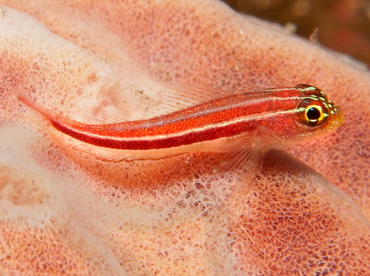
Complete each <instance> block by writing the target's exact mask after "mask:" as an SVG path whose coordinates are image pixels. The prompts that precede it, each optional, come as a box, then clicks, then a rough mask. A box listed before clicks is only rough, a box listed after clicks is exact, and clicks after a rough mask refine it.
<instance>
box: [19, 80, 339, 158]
mask: <svg viewBox="0 0 370 276" xmlns="http://www.w3.org/2000/svg"><path fill="white" fill-rule="evenodd" d="M161 95H162V104H161V105H160V106H159V107H158V108H157V109H158V110H159V111H158V112H159V113H160V112H163V110H165V111H166V112H168V113H167V114H161V115H157V116H155V117H153V118H150V119H146V120H136V121H124V122H120V123H111V124H104V125H97V124H83V123H80V122H77V121H74V120H71V119H68V118H65V117H63V116H60V115H58V114H56V113H55V112H53V111H51V110H49V109H47V108H44V107H42V106H41V105H39V104H37V103H36V102H34V101H32V100H30V99H29V98H27V97H25V96H23V95H19V96H18V98H19V100H20V101H22V102H23V103H24V104H26V105H27V106H29V107H31V108H33V109H35V110H36V111H38V112H39V113H41V114H42V115H43V116H44V117H45V118H46V119H48V120H49V121H50V123H51V125H52V126H53V127H54V128H55V129H57V130H58V131H60V132H62V133H64V134H66V135H68V136H70V137H73V138H75V139H78V140H80V141H83V142H85V143H88V144H90V145H95V146H98V147H101V148H107V149H115V150H120V151H124V152H128V153H130V154H131V156H136V157H134V158H133V159H141V158H143V156H152V157H153V159H156V158H163V157H166V156H170V155H176V154H183V153H188V152H197V151H203V152H230V151H236V152H237V151H244V152H250V151H251V147H254V148H257V149H258V150H259V151H260V152H265V151H267V150H269V149H282V148H286V147H289V146H291V145H293V144H296V143H298V142H301V141H302V140H306V139H308V138H310V137H313V136H318V135H322V134H325V133H327V132H329V131H331V130H333V129H335V128H337V127H338V126H339V125H340V124H341V123H342V122H343V115H342V112H341V110H340V108H338V107H337V106H336V105H335V104H334V103H333V102H331V101H330V100H329V99H328V97H327V96H326V94H325V93H324V92H323V91H322V90H320V89H318V88H316V87H314V86H311V85H306V84H298V85H296V86H295V87H292V88H274V89H266V90H257V91H248V92H245V93H235V94H231V93H229V92H225V91H215V90H210V89H204V88H197V87H193V86H181V87H180V86H178V87H175V88H173V89H172V88H171V89H170V90H165V91H164V93H162V94H161ZM157 114H158V113H157ZM143 159H145V158H143ZM149 159H151V158H149Z"/></svg>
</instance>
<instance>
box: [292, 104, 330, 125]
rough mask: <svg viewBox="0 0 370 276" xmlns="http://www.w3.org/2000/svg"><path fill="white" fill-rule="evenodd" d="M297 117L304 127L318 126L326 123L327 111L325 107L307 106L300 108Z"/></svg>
mask: <svg viewBox="0 0 370 276" xmlns="http://www.w3.org/2000/svg"><path fill="white" fill-rule="evenodd" d="M303 108H304V109H303ZM299 116H300V119H301V122H302V123H304V124H305V125H308V126H318V125H321V124H322V123H323V122H325V121H326V118H327V117H328V110H327V108H326V106H325V105H322V106H321V105H317V104H307V105H306V106H302V109H301V112H300V113H299Z"/></svg>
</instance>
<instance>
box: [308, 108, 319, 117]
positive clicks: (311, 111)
mask: <svg viewBox="0 0 370 276" xmlns="http://www.w3.org/2000/svg"><path fill="white" fill-rule="evenodd" d="M320 117H321V112H320V110H318V109H317V108H316V107H310V108H309V109H308V110H307V118H308V119H309V120H318V119H319V118H320Z"/></svg>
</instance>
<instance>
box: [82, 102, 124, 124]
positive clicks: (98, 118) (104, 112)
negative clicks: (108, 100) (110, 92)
mask: <svg viewBox="0 0 370 276" xmlns="http://www.w3.org/2000/svg"><path fill="white" fill-rule="evenodd" d="M96 113H97V114H96V115H92V118H88V119H86V120H85V119H84V121H83V123H84V124H89V125H113V124H120V123H124V122H127V121H128V120H127V119H126V118H123V116H122V112H121V110H119V109H117V108H115V107H114V106H110V107H109V108H107V107H105V108H104V109H99V111H98V112H96Z"/></svg>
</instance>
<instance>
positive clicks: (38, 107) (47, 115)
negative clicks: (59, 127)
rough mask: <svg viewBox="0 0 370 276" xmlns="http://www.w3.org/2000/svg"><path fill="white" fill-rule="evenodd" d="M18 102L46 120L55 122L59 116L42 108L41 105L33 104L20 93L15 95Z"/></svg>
mask: <svg viewBox="0 0 370 276" xmlns="http://www.w3.org/2000/svg"><path fill="white" fill-rule="evenodd" d="M17 97H18V100H20V101H21V102H22V103H24V104H25V105H27V106H28V107H30V108H31V109H32V110H34V111H36V112H37V113H39V114H41V115H42V116H44V117H45V118H46V119H48V120H56V119H57V118H58V117H59V116H60V115H59V114H58V113H56V112H55V111H53V110H51V109H49V108H47V107H45V106H42V105H41V104H39V103H37V102H35V101H34V100H31V99H30V98H29V97H27V96H25V95H24V94H22V93H17Z"/></svg>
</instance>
